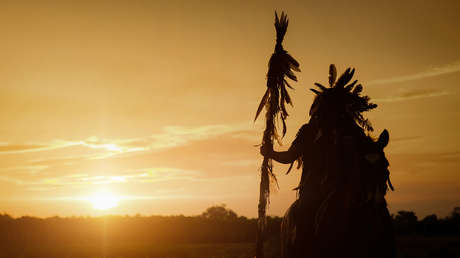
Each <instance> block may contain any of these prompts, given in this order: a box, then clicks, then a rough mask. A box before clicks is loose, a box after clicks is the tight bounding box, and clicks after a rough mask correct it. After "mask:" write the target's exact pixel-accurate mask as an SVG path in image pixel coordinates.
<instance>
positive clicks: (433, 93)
mask: <svg viewBox="0 0 460 258" xmlns="http://www.w3.org/2000/svg"><path fill="white" fill-rule="evenodd" d="M446 95H449V92H447V91H445V90H427V89H422V90H413V91H409V92H406V93H403V94H401V95H399V96H392V97H387V98H376V99H373V100H374V101H375V102H397V101H405V100H414V99H421V98H432V97H440V96H446Z"/></svg>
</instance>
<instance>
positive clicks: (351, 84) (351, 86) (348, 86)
mask: <svg viewBox="0 0 460 258" xmlns="http://www.w3.org/2000/svg"><path fill="white" fill-rule="evenodd" d="M357 82H358V80H354V81H353V82H352V83H350V84H348V85H347V86H346V87H345V91H350V90H351V89H352V88H353V86H355V84H356V83H357Z"/></svg>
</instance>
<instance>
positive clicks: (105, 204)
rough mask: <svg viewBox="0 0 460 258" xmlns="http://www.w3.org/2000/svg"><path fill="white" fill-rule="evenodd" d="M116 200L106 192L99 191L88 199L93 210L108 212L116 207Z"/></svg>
mask: <svg viewBox="0 0 460 258" xmlns="http://www.w3.org/2000/svg"><path fill="white" fill-rule="evenodd" d="M118 200H119V198H117V197H116V196H115V195H113V194H112V193H110V192H107V191H100V192H98V193H96V194H95V195H93V196H92V197H91V198H90V201H91V203H92V204H93V208H94V209H96V210H108V209H111V208H114V207H116V206H118Z"/></svg>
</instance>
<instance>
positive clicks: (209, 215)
mask: <svg viewBox="0 0 460 258" xmlns="http://www.w3.org/2000/svg"><path fill="white" fill-rule="evenodd" d="M201 216H202V217H203V218H205V219H210V220H217V221H232V220H236V219H237V218H238V215H237V214H236V213H235V212H234V211H233V210H231V209H227V208H226V205H225V204H221V205H216V206H212V207H209V208H208V209H206V211H205V212H203V213H202V214H201Z"/></svg>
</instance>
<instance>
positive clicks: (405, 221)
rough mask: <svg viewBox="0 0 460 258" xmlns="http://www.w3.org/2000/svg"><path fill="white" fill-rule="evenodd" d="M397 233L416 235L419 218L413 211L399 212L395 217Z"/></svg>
mask: <svg viewBox="0 0 460 258" xmlns="http://www.w3.org/2000/svg"><path fill="white" fill-rule="evenodd" d="M394 222H395V227H396V231H397V232H398V233H400V234H414V233H415V232H416V229H417V222H418V218H417V216H416V215H415V213H414V212H413V211H398V214H396V216H395V217H394Z"/></svg>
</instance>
